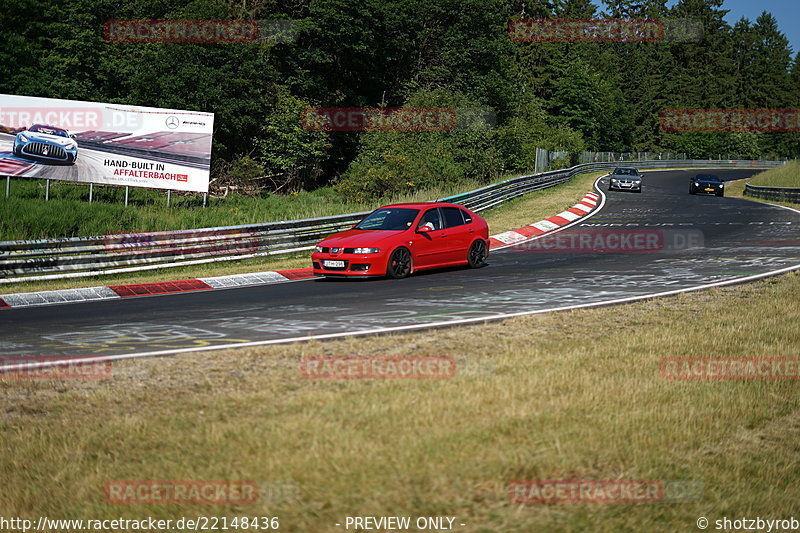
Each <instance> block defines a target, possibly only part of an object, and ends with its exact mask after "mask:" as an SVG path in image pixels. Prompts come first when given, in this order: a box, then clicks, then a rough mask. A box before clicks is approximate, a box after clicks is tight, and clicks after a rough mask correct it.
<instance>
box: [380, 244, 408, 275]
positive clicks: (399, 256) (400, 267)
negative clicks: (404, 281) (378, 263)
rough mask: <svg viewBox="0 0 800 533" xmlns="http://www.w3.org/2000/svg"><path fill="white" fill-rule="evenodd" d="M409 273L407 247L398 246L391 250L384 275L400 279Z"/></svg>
mask: <svg viewBox="0 0 800 533" xmlns="http://www.w3.org/2000/svg"><path fill="white" fill-rule="evenodd" d="M409 274H411V252H409V251H408V248H398V249H397V250H395V251H394V252H392V255H391V257H390V258H389V265H388V266H387V267H386V275H388V276H389V277H390V278H394V279H400V278H405V277H407V276H408V275H409Z"/></svg>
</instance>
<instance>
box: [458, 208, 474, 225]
mask: <svg viewBox="0 0 800 533" xmlns="http://www.w3.org/2000/svg"><path fill="white" fill-rule="evenodd" d="M460 211H461V216H463V217H464V224H471V223H472V215H470V214H469V213H467V212H466V211H464V210H463V209H461V210H460Z"/></svg>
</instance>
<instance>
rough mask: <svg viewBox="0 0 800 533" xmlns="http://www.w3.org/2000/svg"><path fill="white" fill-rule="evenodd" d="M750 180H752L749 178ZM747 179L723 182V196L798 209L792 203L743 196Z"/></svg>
mask: <svg viewBox="0 0 800 533" xmlns="http://www.w3.org/2000/svg"><path fill="white" fill-rule="evenodd" d="M749 179H751V180H752V178H749ZM747 181H748V179H747V178H746V179H741V180H735V181H726V182H725V196H730V197H732V198H741V199H743V200H750V201H752V202H761V203H764V204H776V205H782V206H784V207H791V208H792V209H800V204H795V203H792V202H781V201H778V200H764V199H762V198H754V197H752V196H745V194H744V186H745V184H746V183H747Z"/></svg>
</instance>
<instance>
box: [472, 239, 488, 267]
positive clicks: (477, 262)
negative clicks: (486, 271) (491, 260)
mask: <svg viewBox="0 0 800 533" xmlns="http://www.w3.org/2000/svg"><path fill="white" fill-rule="evenodd" d="M467 261H468V262H469V266H470V268H480V267H482V266H483V265H485V264H486V242H485V241H483V240H482V239H480V240H477V241H475V242H473V243H472V246H470V247H469V254H468V255H467Z"/></svg>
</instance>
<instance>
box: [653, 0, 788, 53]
mask: <svg viewBox="0 0 800 533" xmlns="http://www.w3.org/2000/svg"><path fill="white" fill-rule="evenodd" d="M676 3H677V0H672V1H670V2H668V4H667V5H670V6H672V5H674V4H676ZM723 8H724V9H727V10H729V13H728V15H727V16H726V17H725V20H726V21H727V22H728V24H730V25H731V26H733V25H734V24H736V22H737V21H738V20H739V19H741V18H742V17H745V18H748V19H750V21H751V22H755V20H756V19H757V18H758V16H759V15H760V14H761V12H762V11H769V12H770V13H772V15H773V16H774V17H775V18H776V19H777V20H778V27H779V28H780V30H781V31H782V32H783V34H784V35H786V38H787V39H789V45H790V46H791V47H792V51H793V54H792V55H794V54H796V53H797V52H800V25H798V24H797V21H798V20H799V19H800V1H798V0H725V4H724V5H723Z"/></svg>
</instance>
